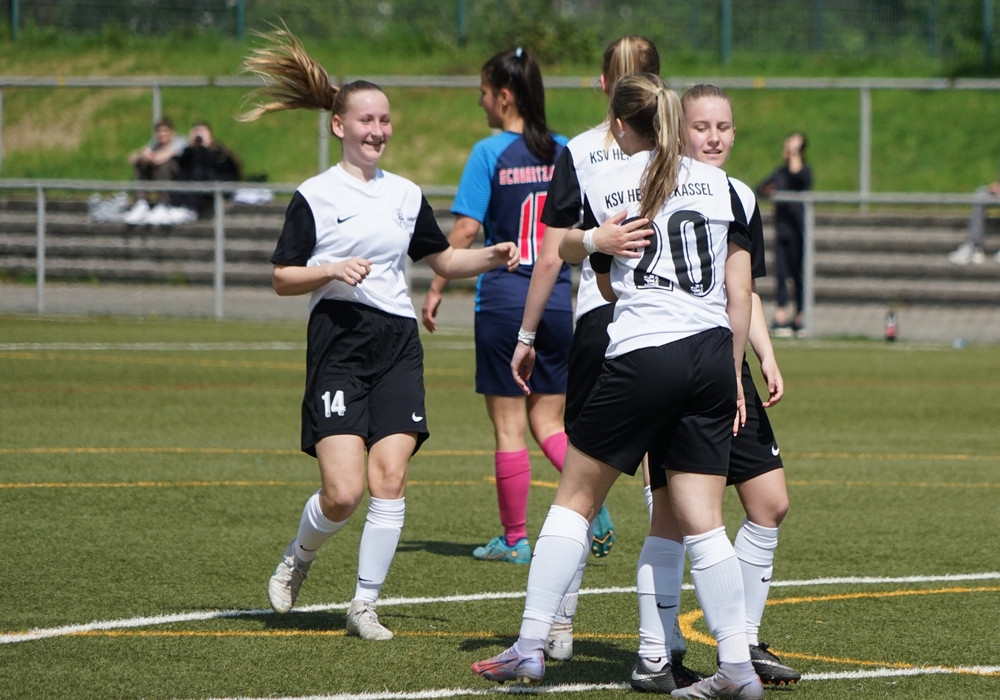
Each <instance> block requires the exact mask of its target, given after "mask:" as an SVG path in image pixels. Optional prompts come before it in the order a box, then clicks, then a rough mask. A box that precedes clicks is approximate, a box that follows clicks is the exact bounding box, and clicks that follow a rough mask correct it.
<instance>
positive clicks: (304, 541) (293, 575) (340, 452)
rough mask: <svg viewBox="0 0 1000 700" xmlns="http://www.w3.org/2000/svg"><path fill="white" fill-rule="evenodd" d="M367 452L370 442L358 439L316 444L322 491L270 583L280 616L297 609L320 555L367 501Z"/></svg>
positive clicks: (308, 505)
mask: <svg viewBox="0 0 1000 700" xmlns="http://www.w3.org/2000/svg"><path fill="white" fill-rule="evenodd" d="M364 449H365V446H364V441H363V440H362V438H360V437H359V436H357V435H331V436H329V437H325V438H323V439H322V440H320V441H319V442H318V443H316V445H315V451H316V457H317V460H318V463H319V471H320V483H321V486H320V489H319V491H317V492H316V493H314V494H313V495H312V496H311V497H310V498H309V500H308V501H306V504H305V507H304V508H303V510H302V516H301V518H300V519H299V529H298V532H297V533H296V535H295V539H294V540H292V541H291V543H289V545H288V547H287V548H286V549H285V552H284V554H283V555H282V557H281V561H280V562H278V566H277V568H275V570H274V573H273V574H272V575H271V579H270V581H269V582H268V587H267V592H268V598H269V599H270V602H271V607H272V608H273V609H274V610H275V611H276V612H282V613H284V612H288V611H289V610H291V609H292V606H293V605H295V600H296V598H297V597H298V595H299V589H300V588H301V586H302V582H303V581H304V580H305V578H306V575H307V574H308V572H309V568H310V567H311V566H312V562H313V559H314V558H315V557H316V552H317V551H318V550H319V548H320V547H321V546H322V545H323V543H324V542H326V541H327V540H328V539H330V537H332V536H333V535H334V534H335V533H336V532H338V531H339V530H340V529H341V528H342V527H343V526H344V525H345V524H346V523H347V520H348V518H350V516H351V515H352V514H353V513H354V511H355V510H356V509H357V507H358V504H359V503H360V502H361V497H362V496H363V494H364V474H365V451H364Z"/></svg>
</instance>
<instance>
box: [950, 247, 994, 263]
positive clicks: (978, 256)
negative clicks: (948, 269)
mask: <svg viewBox="0 0 1000 700" xmlns="http://www.w3.org/2000/svg"><path fill="white" fill-rule="evenodd" d="M985 260H986V254H985V253H984V252H983V249H982V248H980V247H979V246H977V245H973V244H972V243H963V244H962V245H960V246H958V248H956V249H955V250H953V251H951V252H950V253H948V262H950V263H953V264H955V265H982V264H983V262H984V261H985Z"/></svg>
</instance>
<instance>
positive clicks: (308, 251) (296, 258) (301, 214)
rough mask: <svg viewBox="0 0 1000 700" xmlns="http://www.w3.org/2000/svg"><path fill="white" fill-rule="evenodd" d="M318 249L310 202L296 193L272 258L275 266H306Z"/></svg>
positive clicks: (286, 212) (287, 211) (286, 211)
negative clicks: (314, 251)
mask: <svg viewBox="0 0 1000 700" xmlns="http://www.w3.org/2000/svg"><path fill="white" fill-rule="evenodd" d="M315 247H316V219H315V218H314V217H313V213H312V208H311V207H310V206H309V202H307V201H306V198H305V197H303V196H302V195H301V194H299V193H298V192H296V193H295V194H294V195H293V196H292V201H291V202H289V203H288V209H286V210H285V225H284V226H283V227H282V229H281V237H280V238H279V239H278V245H277V247H276V248H275V249H274V255H272V256H271V263H273V264H274V265H294V266H297V267H302V266H304V265H305V264H306V263H307V262H309V258H310V257H312V252H313V249H314V248H315Z"/></svg>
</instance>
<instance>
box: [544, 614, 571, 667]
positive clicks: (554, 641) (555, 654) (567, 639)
mask: <svg viewBox="0 0 1000 700" xmlns="http://www.w3.org/2000/svg"><path fill="white" fill-rule="evenodd" d="M545 655H546V656H547V657H549V658H550V659H553V660H555V661H569V660H570V659H572V658H573V621H572V620H567V621H565V622H560V621H559V620H556V621H555V622H553V623H552V627H550V628H549V636H548V639H546V640H545Z"/></svg>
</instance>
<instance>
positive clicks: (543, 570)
mask: <svg viewBox="0 0 1000 700" xmlns="http://www.w3.org/2000/svg"><path fill="white" fill-rule="evenodd" d="M588 528H589V523H588V522H587V520H586V518H584V517H583V516H582V515H580V514H578V513H576V512H574V511H572V510H570V509H569V508H563V507H561V506H552V507H551V508H549V514H548V516H547V517H546V518H545V523H544V524H543V525H542V530H541V532H540V533H539V534H538V540H537V541H536V542H535V551H534V553H533V555H532V557H531V568H530V569H529V570H528V592H527V595H526V597H525V600H524V616H523V617H522V618H521V631H520V634H519V636H518V640H517V647H518V651H519V653H521V654H522V655H523V654H527V653H529V652H531V651H534V650H536V648H537V649H539V650H540V649H541V648H542V647H543V646H544V645H545V638H546V637H548V635H549V628H550V627H552V622H553V620H554V619H555V615H556V612H557V611H558V610H559V606H560V605H561V604H562V602H563V597H564V596H565V595H566V592H567V591H568V590H569V587H570V583H571V582H572V580H573V577H574V576H576V573H577V571H578V569H579V566H580V560H581V559H582V557H583V556H584V555H585V554H586V553H587V552H588V551H590V539H589V538H588V537H587V532H588Z"/></svg>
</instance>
